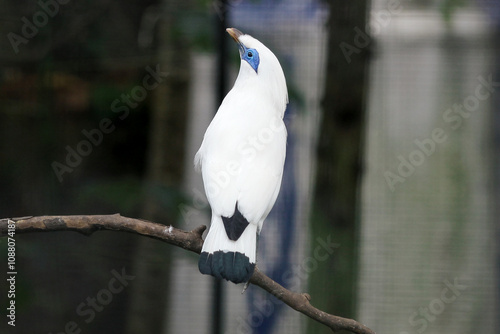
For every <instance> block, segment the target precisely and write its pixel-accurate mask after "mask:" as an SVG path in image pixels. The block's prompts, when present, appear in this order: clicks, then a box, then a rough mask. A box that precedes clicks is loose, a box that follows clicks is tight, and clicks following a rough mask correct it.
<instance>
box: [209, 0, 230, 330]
mask: <svg viewBox="0 0 500 334" xmlns="http://www.w3.org/2000/svg"><path fill="white" fill-rule="evenodd" d="M216 6H217V8H215V10H216V14H217V18H216V24H215V28H216V32H215V38H216V42H217V84H216V87H217V88H216V89H217V92H216V94H217V99H216V101H217V106H215V107H216V108H218V106H219V105H220V104H221V103H222V100H223V99H224V96H225V95H226V86H227V85H226V81H227V70H226V69H227V67H226V65H227V52H226V48H227V42H226V41H227V36H226V21H227V20H226V17H227V10H228V7H227V1H226V0H220V1H218V3H217V5H216ZM216 110H217V109H216ZM213 291H214V292H213V293H214V295H213V306H212V310H213V311H212V312H213V313H212V334H219V333H223V332H224V331H223V329H224V314H223V310H222V305H223V303H224V286H223V282H222V280H221V279H216V278H214V290H213Z"/></svg>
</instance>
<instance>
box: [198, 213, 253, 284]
mask: <svg viewBox="0 0 500 334" xmlns="http://www.w3.org/2000/svg"><path fill="white" fill-rule="evenodd" d="M233 239H234V238H233ZM256 249H257V225H254V224H248V225H247V226H246V228H245V230H244V231H243V233H242V234H241V236H239V238H237V239H236V240H231V239H230V238H229V237H228V234H227V232H226V229H225V228H224V223H223V221H222V218H221V217H220V216H217V215H212V224H211V226H210V230H209V231H208V234H207V237H206V238H205V242H204V243H203V248H202V250H201V255H200V260H199V262H198V268H199V269H200V272H201V273H202V274H205V275H212V276H214V277H217V278H224V279H226V280H228V281H231V282H233V283H243V282H247V281H248V280H249V279H250V277H252V274H253V271H254V268H255V260H256Z"/></svg>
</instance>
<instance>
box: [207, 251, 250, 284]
mask: <svg viewBox="0 0 500 334" xmlns="http://www.w3.org/2000/svg"><path fill="white" fill-rule="evenodd" d="M198 268H199V270H200V272H201V273H202V274H204V275H212V276H214V277H216V278H219V279H225V280H227V281H231V282H233V283H236V284H237V283H245V282H248V280H250V277H252V275H253V272H254V269H255V263H252V262H250V259H249V258H248V256H246V255H245V254H243V253H239V252H223V251H216V252H214V253H213V254H210V253H208V252H202V253H201V254H200V260H199V262H198Z"/></svg>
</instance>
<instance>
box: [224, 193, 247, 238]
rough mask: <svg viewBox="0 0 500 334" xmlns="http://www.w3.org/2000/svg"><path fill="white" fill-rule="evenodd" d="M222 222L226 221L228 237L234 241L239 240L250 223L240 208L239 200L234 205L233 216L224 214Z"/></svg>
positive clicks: (225, 226) (225, 227)
mask: <svg viewBox="0 0 500 334" xmlns="http://www.w3.org/2000/svg"><path fill="white" fill-rule="evenodd" d="M222 222H223V223H224V229H225V230H226V234H227V237H228V238H229V240H232V241H236V240H238V239H239V238H240V237H241V235H242V234H243V232H244V231H245V229H246V228H247V226H248V224H249V222H248V220H247V219H246V218H245V217H244V216H243V215H242V214H241V212H240V210H238V202H236V204H235V206H234V214H233V215H232V216H231V217H224V216H223V217H222Z"/></svg>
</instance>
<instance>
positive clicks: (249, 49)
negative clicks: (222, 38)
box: [226, 28, 288, 112]
mask: <svg viewBox="0 0 500 334" xmlns="http://www.w3.org/2000/svg"><path fill="white" fill-rule="evenodd" d="M226 31H227V32H228V33H229V35H231V37H232V38H233V39H234V40H235V41H236V43H237V44H238V49H239V52H240V58H241V67H240V74H239V75H238V80H246V79H257V82H258V84H259V85H260V86H262V88H264V89H265V90H267V91H268V92H269V93H271V94H272V96H273V98H274V99H277V100H278V101H279V103H280V105H281V104H283V112H284V108H285V107H286V104H287V103H288V93H287V88H286V80H285V75H284V73H283V69H282V68H281V66H280V63H279V61H278V58H276V56H275V55H274V53H273V52H272V51H271V50H269V49H268V48H267V47H266V46H265V45H264V44H262V43H261V42H259V41H258V40H257V39H255V38H253V37H252V36H250V35H247V34H244V33H242V32H241V31H239V30H238V29H236V28H228V29H226Z"/></svg>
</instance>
